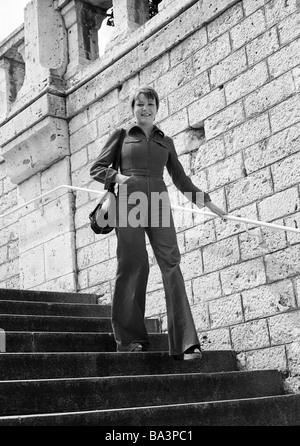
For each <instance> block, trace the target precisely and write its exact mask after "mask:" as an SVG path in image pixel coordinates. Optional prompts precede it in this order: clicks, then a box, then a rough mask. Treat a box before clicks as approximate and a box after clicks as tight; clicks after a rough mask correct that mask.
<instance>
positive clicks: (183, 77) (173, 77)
mask: <svg viewBox="0 0 300 446" xmlns="http://www.w3.org/2000/svg"><path fill="white" fill-rule="evenodd" d="M165 57H166V56H164V60H165ZM158 62H160V59H159V60H158ZM154 63H155V62H154ZM168 64H169V60H168ZM151 65H153V64H151ZM159 71H160V70H159ZM155 77H156V79H155V82H154V88H155V90H156V91H157V93H158V95H159V97H160V98H164V97H166V96H169V95H170V94H171V93H172V92H173V91H174V90H175V91H176V90H177V89H178V88H180V87H181V88H182V86H184V85H185V84H186V83H187V82H189V81H190V80H192V79H193V63H192V58H191V57H189V58H187V59H185V60H184V61H183V62H181V63H179V64H178V65H176V67H172V68H170V69H169V66H168V67H167V71H166V72H165V73H164V74H162V75H161V76H159V72H158V76H157V75H156V76H155ZM142 83H144V82H142Z"/></svg>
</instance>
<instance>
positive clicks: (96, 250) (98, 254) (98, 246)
mask: <svg viewBox="0 0 300 446" xmlns="http://www.w3.org/2000/svg"><path fill="white" fill-rule="evenodd" d="M108 243H109V242H108V237H106V238H105V239H103V240H98V241H96V242H95V243H93V244H90V245H87V246H84V247H83V248H81V249H79V250H78V252H77V265H78V268H79V269H80V270H83V269H85V268H89V267H90V266H92V265H96V264H99V263H101V262H104V261H105V260H108V259H109V246H108Z"/></svg>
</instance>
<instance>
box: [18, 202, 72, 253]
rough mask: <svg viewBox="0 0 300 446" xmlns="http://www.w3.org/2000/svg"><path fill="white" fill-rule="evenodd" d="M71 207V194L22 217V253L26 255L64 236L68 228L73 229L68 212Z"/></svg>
mask: <svg viewBox="0 0 300 446" xmlns="http://www.w3.org/2000/svg"><path fill="white" fill-rule="evenodd" d="M69 207H70V194H66V195H64V196H62V197H60V198H59V199H58V200H53V201H50V202H49V203H48V204H46V205H44V206H40V207H39V208H37V209H36V210H35V211H33V212H31V213H29V214H27V215H26V216H24V217H21V218H20V224H21V227H22V228H23V231H22V235H21V237H20V252H21V253H25V252H26V251H28V250H31V249H33V248H35V247H37V246H38V245H40V244H48V243H49V242H50V240H52V239H53V238H55V237H57V236H62V235H63V234H64V233H65V232H66V230H67V228H72V225H73V221H72V216H71V214H70V213H69V212H66V209H69Z"/></svg>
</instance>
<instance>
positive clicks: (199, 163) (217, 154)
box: [194, 136, 225, 172]
mask: <svg viewBox="0 0 300 446" xmlns="http://www.w3.org/2000/svg"><path fill="white" fill-rule="evenodd" d="M224 158H225V144H224V139H223V137H222V136H221V137H218V138H215V139H211V140H210V141H206V142H205V143H204V144H201V146H200V147H199V149H198V151H197V155H196V158H195V161H194V169H195V171H196V172H197V171H199V170H201V169H204V168H206V167H208V166H210V165H212V164H215V163H216V162H217V161H220V160H222V159H224Z"/></svg>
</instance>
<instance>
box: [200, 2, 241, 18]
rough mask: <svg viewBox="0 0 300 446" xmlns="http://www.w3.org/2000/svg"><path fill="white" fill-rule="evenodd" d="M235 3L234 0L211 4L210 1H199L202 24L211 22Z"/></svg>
mask: <svg viewBox="0 0 300 446" xmlns="http://www.w3.org/2000/svg"><path fill="white" fill-rule="evenodd" d="M235 3H237V1H236V0H218V2H212V1H211V0H201V1H200V14H201V17H202V20H203V23H208V22H211V21H212V20H214V19H216V18H217V17H218V16H219V15H220V14H222V13H223V12H224V11H226V10H227V9H228V8H230V7H231V6H232V5H234V4H235Z"/></svg>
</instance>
